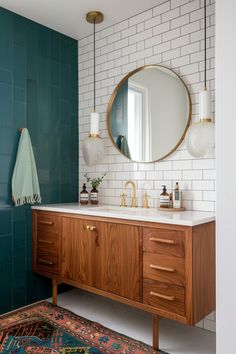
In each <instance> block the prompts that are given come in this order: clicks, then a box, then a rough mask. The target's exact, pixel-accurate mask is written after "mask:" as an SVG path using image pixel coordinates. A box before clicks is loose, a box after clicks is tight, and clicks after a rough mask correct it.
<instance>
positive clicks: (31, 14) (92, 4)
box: [0, 0, 163, 39]
mask: <svg viewBox="0 0 236 354" xmlns="http://www.w3.org/2000/svg"><path fill="white" fill-rule="evenodd" d="M161 2H163V0H0V5H1V6H2V7H4V8H6V9H8V10H11V11H13V12H16V13H17V14H19V15H22V16H25V17H27V18H29V19H31V20H33V21H36V22H38V23H40V24H42V25H45V26H47V27H50V28H53V29H54V30H56V31H59V32H61V33H64V34H66V35H68V36H70V37H73V38H76V39H80V38H83V37H85V36H87V35H89V34H91V32H92V29H91V25H89V24H88V23H87V22H86V20H85V15H86V13H87V12H88V11H91V10H100V11H101V12H103V14H104V22H103V23H102V24H100V25H97V30H100V29H103V28H106V27H108V26H110V25H113V24H115V23H117V22H120V21H122V20H124V19H127V18H129V17H132V16H133V15H136V14H138V13H140V12H142V11H144V10H147V9H150V8H151V7H153V6H156V5H158V4H159V3H161Z"/></svg>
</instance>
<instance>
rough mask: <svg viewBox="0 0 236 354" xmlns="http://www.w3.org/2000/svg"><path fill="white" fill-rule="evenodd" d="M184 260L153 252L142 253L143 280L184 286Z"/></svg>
mask: <svg viewBox="0 0 236 354" xmlns="http://www.w3.org/2000/svg"><path fill="white" fill-rule="evenodd" d="M184 261H185V260H184V258H181V257H173V256H166V255H163V254H159V253H154V252H144V253H143V276H144V278H148V279H153V280H159V281H163V282H167V283H172V284H177V285H181V286H184V285H185V262H184Z"/></svg>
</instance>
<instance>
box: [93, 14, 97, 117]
mask: <svg viewBox="0 0 236 354" xmlns="http://www.w3.org/2000/svg"><path fill="white" fill-rule="evenodd" d="M95 23H96V18H95V17H94V19H93V53H94V56H93V109H94V112H95V109H96V97H95V94H96V90H95V83H96V72H95V65H96V53H95V50H96V48H95Z"/></svg>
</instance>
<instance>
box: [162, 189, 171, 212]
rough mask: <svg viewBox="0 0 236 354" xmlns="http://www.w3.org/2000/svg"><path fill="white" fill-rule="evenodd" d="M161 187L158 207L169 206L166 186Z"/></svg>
mask: <svg viewBox="0 0 236 354" xmlns="http://www.w3.org/2000/svg"><path fill="white" fill-rule="evenodd" d="M162 187H163V192H162V193H161V195H160V208H169V206H170V196H169V194H168V193H167V190H166V186H162Z"/></svg>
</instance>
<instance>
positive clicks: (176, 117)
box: [107, 65, 191, 162]
mask: <svg viewBox="0 0 236 354" xmlns="http://www.w3.org/2000/svg"><path fill="white" fill-rule="evenodd" d="M190 120H191V99H190V95H189V92H188V89H187V86H186V85H185V83H184V82H183V80H182V79H181V78H180V77H179V76H178V75H177V74H176V73H175V72H173V71H172V70H170V69H168V68H166V67H164V66H161V65H148V66H145V67H141V68H138V69H136V70H134V71H132V72H131V73H129V74H128V75H126V76H125V77H124V78H123V79H122V80H121V82H120V83H119V84H118V85H117V87H116V88H115V90H114V92H113V94H112V96H111V98H110V101H109V105H108V111H107V127H108V131H109V134H110V138H111V140H112V142H113V144H114V145H115V147H116V148H117V149H118V150H119V152H121V153H122V154H123V155H124V156H126V157H127V158H129V159H130V160H133V161H136V162H154V161H159V160H162V159H164V158H165V157H167V156H169V155H170V154H171V153H172V152H174V151H175V150H176V149H177V147H178V146H179V145H180V144H181V142H182V140H183V139H184V136H185V134H186V132H187V129H188V126H189V124H190Z"/></svg>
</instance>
